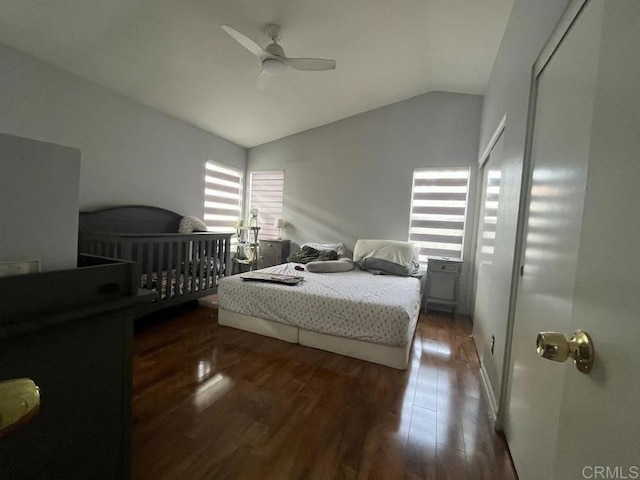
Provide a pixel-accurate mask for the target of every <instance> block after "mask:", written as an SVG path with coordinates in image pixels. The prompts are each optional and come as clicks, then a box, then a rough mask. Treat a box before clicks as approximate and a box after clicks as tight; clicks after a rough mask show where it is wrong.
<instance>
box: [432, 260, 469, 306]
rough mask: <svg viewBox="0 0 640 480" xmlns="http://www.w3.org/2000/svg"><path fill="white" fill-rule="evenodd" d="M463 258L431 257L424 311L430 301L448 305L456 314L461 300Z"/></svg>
mask: <svg viewBox="0 0 640 480" xmlns="http://www.w3.org/2000/svg"><path fill="white" fill-rule="evenodd" d="M462 264H463V261H462V260H451V259H449V258H430V259H429V263H428V264H427V288H426V292H425V296H424V312H425V313H426V312H427V307H428V306H429V304H430V303H433V304H436V305H448V306H450V307H452V308H453V314H454V315H455V314H456V307H457V306H458V304H459V302H460V289H459V284H460V277H461V276H462Z"/></svg>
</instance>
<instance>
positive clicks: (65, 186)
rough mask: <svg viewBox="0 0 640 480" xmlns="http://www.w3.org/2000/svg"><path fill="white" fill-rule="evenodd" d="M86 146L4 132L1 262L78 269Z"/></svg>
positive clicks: (0, 154) (1, 147)
mask: <svg viewBox="0 0 640 480" xmlns="http://www.w3.org/2000/svg"><path fill="white" fill-rule="evenodd" d="M79 178H80V151H79V150H77V149H75V148H68V147H62V146H60V145H53V144H50V143H44V142H37V141H34V140H30V139H25V138H20V137H15V136H12V135H2V134H0V205H2V208H0V225H1V229H2V230H1V231H2V233H1V234H0V262H6V261H12V260H26V259H38V260H40V264H41V270H42V271H43V272H46V271H52V270H64V269H68V268H75V266H76V261H77V258H76V257H77V250H78V249H77V244H78V241H77V239H78V184H79Z"/></svg>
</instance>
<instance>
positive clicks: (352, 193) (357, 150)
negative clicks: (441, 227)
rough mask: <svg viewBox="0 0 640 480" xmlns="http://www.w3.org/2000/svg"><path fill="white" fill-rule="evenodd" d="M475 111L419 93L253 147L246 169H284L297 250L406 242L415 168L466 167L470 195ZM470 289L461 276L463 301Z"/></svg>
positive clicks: (476, 103)
mask: <svg viewBox="0 0 640 480" xmlns="http://www.w3.org/2000/svg"><path fill="white" fill-rule="evenodd" d="M481 107H482V97H479V96H475V95H461V94H453V93H442V92H432V93H428V94H425V95H420V96H418V97H414V98H411V99H408V100H405V101H402V102H399V103H395V104H392V105H388V106H386V107H382V108H379V109H376V110H372V111H370V112H366V113H363V114H360V115H356V116H354V117H350V118H347V119H344V120H340V121H338V122H334V123H331V124H328V125H324V126H322V127H318V128H314V129H312V130H308V131H305V132H302V133H299V134H297V135H292V136H290V137H286V138H283V139H280V140H276V141H274V142H271V143H267V144H264V145H261V146H258V147H255V148H252V149H250V150H249V164H248V170H263V169H265V170H268V169H284V171H285V181H284V183H285V185H284V212H283V216H284V218H285V221H286V227H285V228H284V229H283V238H289V239H291V240H292V241H293V242H295V243H296V244H300V243H303V242H305V241H318V242H344V243H345V244H346V245H347V246H348V247H349V248H353V246H354V244H355V242H356V240H357V239H358V238H388V239H395V240H405V241H406V240H407V237H408V232H409V206H410V201H411V182H412V173H413V169H414V168H416V167H425V166H437V167H441V166H453V165H468V166H472V167H473V170H472V179H471V187H472V188H473V189H475V185H476V181H475V175H476V170H477V169H476V165H477V156H478V150H477V148H478V141H479V121H480V112H481ZM470 199H471V203H470V208H469V216H468V218H469V219H472V218H473V212H474V208H475V206H474V201H473V200H474V199H475V191H472V192H471V193H470ZM471 224H472V222H469V225H471ZM466 240H467V241H466V248H465V252H464V255H465V258H467V259H468V258H469V257H470V255H469V253H470V245H471V243H472V235H467V239H466ZM467 263H468V262H467ZM470 284H471V282H468V275H467V274H466V272H465V278H464V281H463V286H462V291H463V301H464V302H465V303H466V301H467V297H468V296H467V291H468V286H469V285H470Z"/></svg>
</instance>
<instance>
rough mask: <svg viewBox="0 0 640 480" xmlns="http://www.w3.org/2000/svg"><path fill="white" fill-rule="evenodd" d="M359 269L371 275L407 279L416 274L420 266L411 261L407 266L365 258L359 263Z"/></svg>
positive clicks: (379, 259)
mask: <svg viewBox="0 0 640 480" xmlns="http://www.w3.org/2000/svg"><path fill="white" fill-rule="evenodd" d="M360 268H362V269H363V270H367V271H368V272H371V273H373V274H383V275H398V276H401V277H409V276H411V275H414V274H415V273H417V272H418V269H419V268H420V265H419V264H418V263H417V262H415V261H413V260H412V261H411V264H410V265H409V266H405V265H400V264H397V263H394V262H389V261H388V260H382V259H381V258H373V257H367V258H363V259H362V261H361V262H360Z"/></svg>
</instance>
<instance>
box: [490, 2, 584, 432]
mask: <svg viewBox="0 0 640 480" xmlns="http://www.w3.org/2000/svg"><path fill="white" fill-rule="evenodd" d="M588 2H589V0H571V1H570V2H569V4H568V5H567V7H566V9H565V11H564V12H563V14H562V15H561V16H560V19H559V20H558V23H557V24H556V26H555V28H554V29H553V32H552V33H551V36H550V37H549V39H548V40H547V42H546V43H545V45H544V47H542V50H541V51H540V54H539V55H538V57H537V59H536V61H535V62H534V64H533V66H532V69H531V82H530V88H529V105H528V112H527V127H526V139H525V147H524V155H523V158H522V180H521V184H520V203H519V205H518V219H517V223H516V242H515V249H514V255H513V268H512V272H511V279H512V280H511V293H510V301H509V311H508V318H507V332H506V338H507V340H506V346H505V352H504V365H505V368H504V372H503V374H502V381H501V385H500V386H501V388H500V398H499V399H498V408H497V412H496V420H495V429H496V430H499V431H502V430H503V428H504V424H505V416H506V412H507V407H508V405H509V401H510V398H511V390H510V389H511V376H512V374H513V371H512V370H513V363H512V344H513V330H514V325H515V313H516V303H517V300H518V298H517V297H518V286H519V284H520V276H521V268H524V264H523V260H524V245H525V235H526V228H527V218H528V215H529V203H530V200H531V176H532V174H533V168H532V167H533V165H532V162H531V154H532V146H533V130H534V125H535V113H536V104H537V99H538V81H539V78H540V74H541V73H542V71H543V70H544V68H545V66H546V65H547V63H548V62H549V60H551V57H552V56H553V54H554V53H555V51H556V50H557V49H558V47H559V46H560V43H562V40H563V39H564V37H565V36H566V35H567V33H568V32H569V29H570V28H571V27H572V26H573V24H574V22H575V21H576V19H577V18H578V16H579V15H580V13H581V12H582V10H583V9H584V8H585V7H586V5H587V3H588ZM532 348H533V347H532Z"/></svg>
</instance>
